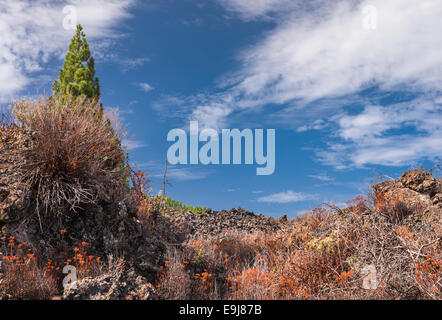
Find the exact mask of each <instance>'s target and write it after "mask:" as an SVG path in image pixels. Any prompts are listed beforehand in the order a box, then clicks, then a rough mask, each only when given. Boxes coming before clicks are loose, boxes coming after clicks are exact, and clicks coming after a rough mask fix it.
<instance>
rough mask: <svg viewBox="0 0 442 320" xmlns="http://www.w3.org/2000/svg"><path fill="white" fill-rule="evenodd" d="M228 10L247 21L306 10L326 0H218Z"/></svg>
mask: <svg viewBox="0 0 442 320" xmlns="http://www.w3.org/2000/svg"><path fill="white" fill-rule="evenodd" d="M218 2H219V3H220V4H221V5H223V6H224V7H225V8H226V9H227V10H228V11H230V12H235V13H238V14H239V16H240V18H241V19H243V20H246V21H249V20H254V19H257V18H271V16H272V14H285V13H287V12H291V11H293V10H301V9H304V10H306V9H307V8H309V9H311V8H314V7H315V4H317V3H318V2H323V3H324V2H325V1H324V0H309V1H305V0H218Z"/></svg>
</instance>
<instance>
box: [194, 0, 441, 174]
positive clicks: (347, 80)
mask: <svg viewBox="0 0 442 320" xmlns="http://www.w3.org/2000/svg"><path fill="white" fill-rule="evenodd" d="M218 1H219V3H220V4H222V5H223V6H224V7H225V8H226V9H227V10H228V11H230V12H236V13H238V14H239V17H240V18H242V19H244V20H251V19H267V18H272V17H278V16H282V15H283V18H278V19H274V20H273V22H274V23H275V27H274V29H273V30H270V31H268V32H267V33H266V35H265V36H264V37H263V39H262V40H261V41H259V42H257V43H256V44H255V45H254V46H249V47H247V48H245V49H244V50H243V51H242V53H241V54H240V55H239V57H238V59H239V62H240V65H241V66H242V67H241V68H240V69H239V70H237V71H235V72H232V73H229V74H226V75H224V77H223V80H222V82H221V84H220V86H219V87H218V88H217V89H216V90H214V91H213V92H212V93H204V94H200V95H195V96H194V97H192V98H190V99H189V102H193V104H192V103H190V104H189V105H190V106H192V108H191V112H190V115H188V117H189V118H191V119H197V120H199V121H200V123H202V126H210V127H213V128H219V127H223V126H224V127H225V125H226V123H228V122H229V121H231V120H232V119H234V118H235V116H236V115H238V114H241V115H242V116H243V117H247V116H248V115H251V114H253V115H255V114H257V113H260V112H262V110H264V108H268V107H270V106H272V107H273V106H275V105H277V106H279V107H280V108H279V111H278V112H277V113H274V112H273V113H272V114H271V115H270V117H272V119H273V120H277V121H279V123H281V124H285V125H287V126H291V127H293V126H295V127H296V130H297V131H298V132H304V131H308V130H325V129H327V132H328V133H330V135H329V140H330V141H332V142H330V144H329V145H328V146H327V147H326V150H324V149H322V150H320V151H318V152H317V156H318V157H319V159H320V160H321V161H322V162H323V163H326V164H329V165H333V166H335V167H337V168H345V167H348V166H364V165H366V164H382V165H403V164H405V163H409V161H415V160H420V159H435V158H437V157H438V156H439V157H440V155H441V154H442V153H441V147H440V146H441V145H442V144H441V136H442V135H441V129H440V127H439V125H438V122H437V121H439V123H440V119H439V115H440V114H441V109H440V104H437V103H433V104H428V105H427V107H426V108H425V109H424V110H419V109H417V108H410V107H407V106H406V105H403V106H402V107H400V108H399V109H398V108H397V107H395V106H392V108H391V110H392V111H391V112H389V111H387V110H389V109H390V107H391V102H390V103H386V102H385V101H383V102H381V103H378V102H379V101H377V102H376V101H372V100H376V99H377V97H376V96H375V95H382V94H385V93H389V94H391V95H393V94H394V93H396V94H399V93H400V94H401V95H402V96H422V97H424V98H425V99H427V100H428V101H431V100H437V99H440V97H441V95H440V92H442V55H440V52H442V33H440V32H438V31H437V30H440V29H442V20H441V19H440V16H442V3H441V2H440V1H438V0H423V1H415V0H402V1H396V0H370V1H368V0H359V1H345V0H340V1H320V0H317V1H310V2H308V4H306V3H307V2H306V1H298V0H291V1H284V0H267V1H265V0H262V1H259V0H256V1H255V0H253V1H252V0H250V1H248V0H244V1H243V0H218ZM367 5H371V6H374V7H375V8H376V9H377V21H378V24H377V28H376V29H375V30H367V29H366V28H365V27H364V18H365V17H364V14H363V9H364V8H365V7H366V6H367ZM373 88H374V89H375V90H374V94H371V93H367V89H373ZM195 97H198V99H195ZM340 103H342V104H340ZM355 105H356V106H358V107H359V108H364V107H366V108H365V109H364V110H363V111H362V112H358V110H355V108H354V106H355ZM347 106H352V107H353V110H352V114H348V113H346V112H345V110H346V109H345V107H347ZM355 112H356V115H355ZM422 119H426V120H425V121H422ZM407 130H408V132H407V133H406V134H405V133H404V132H403V131H407ZM401 131H402V132H401Z"/></svg>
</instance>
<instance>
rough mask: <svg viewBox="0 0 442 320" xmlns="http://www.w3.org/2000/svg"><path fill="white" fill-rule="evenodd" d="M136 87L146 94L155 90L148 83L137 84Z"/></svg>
mask: <svg viewBox="0 0 442 320" xmlns="http://www.w3.org/2000/svg"><path fill="white" fill-rule="evenodd" d="M136 86H137V87H139V88H140V89H141V90H143V91H144V92H149V91H152V90H154V88H152V86H151V85H150V84H148V83H146V82H140V83H136Z"/></svg>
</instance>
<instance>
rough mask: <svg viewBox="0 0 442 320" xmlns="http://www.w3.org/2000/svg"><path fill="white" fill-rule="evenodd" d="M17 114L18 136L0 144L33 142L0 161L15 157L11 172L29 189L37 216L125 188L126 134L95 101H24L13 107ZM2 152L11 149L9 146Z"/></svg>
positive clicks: (70, 208) (14, 132) (15, 132)
mask: <svg viewBox="0 0 442 320" xmlns="http://www.w3.org/2000/svg"><path fill="white" fill-rule="evenodd" d="M13 113H14V115H15V116H16V127H15V130H10V131H9V132H6V131H3V132H2V136H3V137H2V141H3V142H5V141H6V142H7V141H10V140H11V139H8V137H7V136H6V137H5V135H6V134H7V133H9V134H10V135H16V136H17V135H25V136H27V137H29V139H28V141H27V144H26V145H24V146H21V148H20V150H9V151H10V153H9V154H8V155H6V154H4V153H2V156H0V157H2V158H3V157H5V156H11V155H14V157H15V158H14V162H13V163H11V168H10V169H11V171H16V172H19V173H20V177H21V179H22V182H24V183H26V184H27V185H29V186H31V188H32V191H33V192H34V193H35V199H36V201H37V205H36V207H37V211H38V214H41V213H51V214H52V215H60V214H63V213H66V212H68V211H70V212H73V211H76V210H77V209H79V208H81V207H82V206H83V205H85V204H91V203H95V202H96V201H97V198H98V196H99V195H100V194H102V193H103V192H105V191H108V189H109V188H110V187H112V189H113V190H118V189H119V188H118V186H121V185H122V183H123V182H124V178H123V177H122V175H123V172H122V168H123V165H124V153H123V152H122V148H121V145H120V141H121V135H122V133H121V132H120V131H119V129H118V128H113V127H112V125H111V120H110V118H109V117H108V116H104V117H102V116H101V115H100V114H101V109H100V106H99V105H98V104H97V103H96V102H95V101H89V100H79V99H77V100H75V101H68V102H67V103H66V104H62V103H60V102H59V101H57V100H54V99H40V100H39V101H37V102H28V101H24V100H22V101H16V102H14V106H13ZM5 126H11V124H8V125H6V124H3V127H5ZM3 147H4V148H8V146H7V145H6V144H5V143H3ZM10 148H11V146H9V149H10ZM3 160H5V159H0V161H1V162H3V163H5V162H7V161H3ZM120 189H121V188H120Z"/></svg>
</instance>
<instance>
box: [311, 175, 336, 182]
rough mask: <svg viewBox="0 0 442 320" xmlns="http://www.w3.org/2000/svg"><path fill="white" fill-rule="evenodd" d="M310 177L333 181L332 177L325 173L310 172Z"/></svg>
mask: <svg viewBox="0 0 442 320" xmlns="http://www.w3.org/2000/svg"><path fill="white" fill-rule="evenodd" d="M309 177H310V178H313V179H316V180H320V181H333V180H334V179H333V178H332V177H329V176H328V175H326V174H318V175H315V174H311V175H309Z"/></svg>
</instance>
